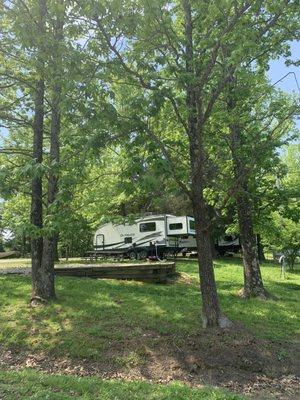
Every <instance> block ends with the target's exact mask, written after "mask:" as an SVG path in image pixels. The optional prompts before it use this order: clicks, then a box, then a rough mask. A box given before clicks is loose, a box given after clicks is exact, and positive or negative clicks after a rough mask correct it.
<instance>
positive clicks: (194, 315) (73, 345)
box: [0, 260, 300, 365]
mask: <svg viewBox="0 0 300 400" xmlns="http://www.w3.org/2000/svg"><path fill="white" fill-rule="evenodd" d="M177 269H178V270H179V271H180V272H181V273H182V274H183V276H184V277H186V278H187V279H180V280H179V281H177V282H175V283H174V284H169V285H155V284H145V283H140V282H134V281H117V280H92V279H79V278H72V277H58V278H57V280H56V291H57V296H58V299H57V301H55V302H53V303H52V304H50V305H48V306H46V307H42V308H34V309H33V308H30V307H29V303H28V300H29V295H30V277H22V276H0V304H1V314H0V326H1V330H0V344H2V345H4V346H5V347H7V348H9V347H13V348H20V349H30V350H31V351H46V352H49V353H50V352H51V354H59V355H60V356H64V355H66V356H69V357H74V358H80V357H84V358H90V359H95V360H102V359H103V357H105V353H106V351H108V350H109V347H110V346H113V344H114V343H122V342H124V341H128V340H135V339H139V338H140V337H141V336H142V335H143V334H147V333H149V332H151V333H153V335H152V337H151V338H150V339H149V340H151V341H152V344H153V345H155V341H157V340H159V337H160V336H163V335H174V336H175V337H176V338H175V340H178V343H180V342H181V341H183V340H185V337H186V335H187V334H191V335H193V334H197V333H199V331H200V330H201V321H200V309H201V306H200V296H199V291H198V281H197V274H198V272H197V263H196V262H195V261H189V262H181V263H178V268H177ZM215 273H216V279H217V285H218V292H219V296H220V301H221V306H222V310H223V312H224V313H225V314H226V315H227V316H228V317H229V318H230V319H231V320H234V321H240V322H242V323H244V325H245V326H246V327H248V328H249V329H250V330H251V331H252V332H253V333H254V334H256V335H258V336H259V337H262V338H267V339H274V340H281V339H284V340H289V341H294V340H295V338H296V335H297V333H299V323H298V322H297V319H296V316H297V315H299V311H300V304H299V283H300V275H299V273H298V272H294V273H287V274H286V278H285V279H284V280H283V279H281V278H280V272H279V267H278V266H274V265H273V264H272V263H267V264H265V265H264V266H263V267H262V274H263V278H264V281H265V285H266V288H267V289H268V290H269V291H270V292H271V293H272V294H274V295H275V296H276V297H277V299H276V300H268V301H261V300H257V299H251V300H242V299H240V298H238V297H237V296H236V292H237V290H238V289H239V288H240V287H241V285H242V275H243V271H242V267H241V264H240V261H238V260H220V261H217V262H216V264H215ZM143 357H144V355H143V352H142V351H141V352H140V353H139V352H134V353H132V354H130V353H128V354H126V355H125V356H124V359H122V357H121V359H120V357H119V356H118V359H116V362H117V363H119V364H122V363H123V364H126V363H127V364H128V365H132V363H133V364H136V363H142V362H143Z"/></svg>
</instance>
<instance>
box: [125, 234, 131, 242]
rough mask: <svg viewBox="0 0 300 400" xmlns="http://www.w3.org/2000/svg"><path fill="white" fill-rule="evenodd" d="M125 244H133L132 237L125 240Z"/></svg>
mask: <svg viewBox="0 0 300 400" xmlns="http://www.w3.org/2000/svg"><path fill="white" fill-rule="evenodd" d="M124 243H132V237H129V236H128V237H126V238H125V239H124Z"/></svg>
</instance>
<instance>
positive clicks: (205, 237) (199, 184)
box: [182, 0, 231, 328]
mask: <svg viewBox="0 0 300 400" xmlns="http://www.w3.org/2000/svg"><path fill="white" fill-rule="evenodd" d="M182 6H183V10H184V17H185V21H184V24H185V41H186V49H185V59H186V73H187V79H188V81H187V83H186V106H187V111H188V136H189V142H190V165H191V184H192V191H191V192H192V193H191V201H192V205H193V210H194V217H195V229H196V242H197V251H198V262H199V277H200V289H201V295H202V321H203V327H204V328H206V327H214V326H221V327H225V326H228V325H231V323H230V321H229V320H228V319H227V318H226V317H223V316H222V315H221V310H220V306H219V301H218V295H217V288H216V282H215V276H214V268H213V258H212V251H211V238H210V232H209V226H210V216H209V210H208V208H207V205H206V202H205V199H204V195H203V190H204V187H205V164H206V163H205V150H204V141H203V120H202V108H201V99H200V95H199V92H198V89H197V86H196V82H197V76H196V75H197V74H196V72H195V68H194V51H193V22H192V12H191V5H190V2H189V0H183V1H182Z"/></svg>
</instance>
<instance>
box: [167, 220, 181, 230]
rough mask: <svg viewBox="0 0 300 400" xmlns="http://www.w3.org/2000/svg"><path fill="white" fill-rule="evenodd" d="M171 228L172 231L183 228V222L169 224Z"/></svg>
mask: <svg viewBox="0 0 300 400" xmlns="http://www.w3.org/2000/svg"><path fill="white" fill-rule="evenodd" d="M169 229H170V231H175V230H177V229H182V223H181V222H180V223H177V224H169Z"/></svg>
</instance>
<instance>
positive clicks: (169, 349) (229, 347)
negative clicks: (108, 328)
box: [0, 326, 300, 399]
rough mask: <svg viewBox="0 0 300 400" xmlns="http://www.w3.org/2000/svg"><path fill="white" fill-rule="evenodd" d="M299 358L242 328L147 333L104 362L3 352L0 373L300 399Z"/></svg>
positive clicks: (114, 348) (115, 346)
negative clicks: (8, 371) (91, 378)
mask: <svg viewBox="0 0 300 400" xmlns="http://www.w3.org/2000/svg"><path fill="white" fill-rule="evenodd" d="M299 360H300V357H299V346H298V345H297V344H296V343H287V342H272V341H267V340H262V339H257V338H255V337H254V336H253V335H251V334H250V333H248V332H247V331H245V329H243V328H242V327H236V326H235V327H234V328H233V329H230V330H225V331H224V330H223V331H221V330H217V329H216V330H214V331H213V332H212V331H210V332H206V333H204V334H201V335H198V336H184V337H179V336H177V335H174V334H168V333H165V334H161V333H158V332H156V331H149V332H145V333H144V334H142V335H141V336H140V337H138V338H136V337H134V338H130V336H129V338H128V339H124V340H119V341H116V342H114V341H112V342H111V346H110V347H109V348H108V349H107V350H106V351H104V353H103V354H102V356H101V361H98V360H97V361H95V360H92V359H91V360H90V359H77V360H74V359H69V358H66V357H59V355H49V354H44V353H38V354H37V353H35V354H31V353H30V352H29V351H16V350H8V349H4V348H2V349H1V348H0V367H2V368H11V369H22V368H24V367H27V368H34V369H37V370H40V371H43V372H47V373H51V374H56V373H65V374H72V375H80V376H91V375H93V376H99V377H101V378H104V379H111V378H118V379H119V378H121V379H126V380H135V379H142V380H147V381H151V382H160V383H168V382H171V381H173V380H179V381H182V382H184V383H186V384H188V385H191V386H195V387H197V386H202V385H213V386H217V387H222V388H227V389H229V390H232V391H235V392H237V393H242V394H247V395H250V396H251V397H253V398H255V399H270V398H275V399H299V398H300V378H299V375H298V373H299V371H300V362H299Z"/></svg>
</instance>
